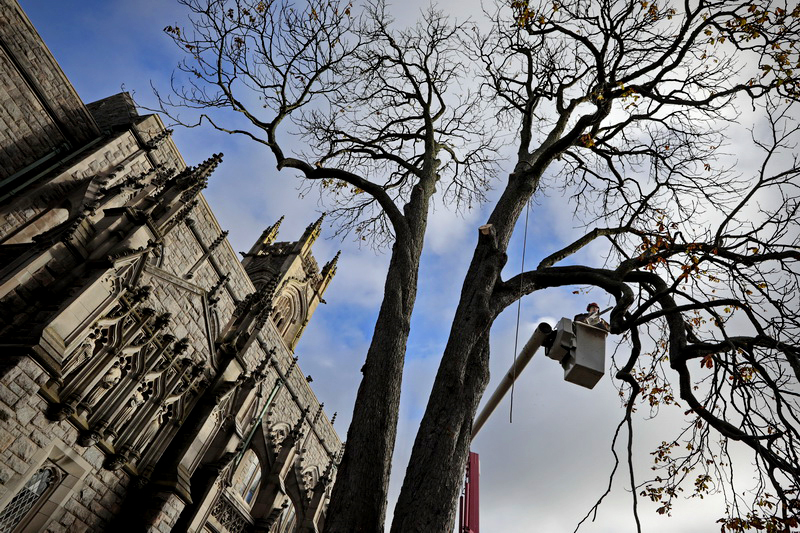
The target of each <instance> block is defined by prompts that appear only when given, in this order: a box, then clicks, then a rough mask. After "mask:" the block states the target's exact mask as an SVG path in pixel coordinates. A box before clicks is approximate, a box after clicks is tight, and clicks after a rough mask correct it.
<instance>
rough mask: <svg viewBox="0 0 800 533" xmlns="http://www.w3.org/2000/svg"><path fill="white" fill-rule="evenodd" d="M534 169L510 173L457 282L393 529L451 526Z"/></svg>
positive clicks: (397, 532) (424, 529) (449, 528)
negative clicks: (505, 274)
mask: <svg viewBox="0 0 800 533" xmlns="http://www.w3.org/2000/svg"><path fill="white" fill-rule="evenodd" d="M537 184H538V177H537V178H536V179H532V180H529V181H526V182H521V183H520V182H516V180H514V178H513V176H512V179H511V181H510V183H509V185H508V187H507V188H506V190H505V191H504V193H503V195H502V196H501V198H500V199H499V200H498V203H497V206H496V207H495V209H494V211H493V213H492V215H491V216H490V217H489V225H488V227H485V228H483V229H482V230H481V231H480V233H479V236H478V244H477V245H476V247H475V253H474V255H473V257H472V262H471V263H470V266H469V270H468V271H467V275H466V277H465V279H464V285H463V287H462V288H461V299H460V300H459V303H458V307H457V309H456V314H455V317H454V318H453V325H452V326H451V329H450V336H449V338H448V341H447V346H446V347H445V350H444V354H443V355H442V362H441V363H440V365H439V370H438V372H437V374H436V380H435V381H434V384H433V390H432V391H431V396H430V398H429V400H428V405H427V407H426V409H425V414H424V416H423V418H422V422H421V423H420V428H419V431H418V433H417V438H416V440H415V441H414V447H413V449H412V452H411V459H410V460H409V464H408V468H407V470H406V476H405V479H404V481H403V488H402V489H401V491H400V497H399V498H398V500H397V506H396V507H395V511H394V519H393V521H392V529H391V531H392V533H401V532H402V533H407V532H420V533H430V532H447V531H452V530H453V524H454V522H455V512H456V503H457V500H458V495H459V490H460V488H461V483H462V481H463V476H464V469H465V467H466V464H467V456H468V454H469V447H470V442H471V440H472V419H473V418H474V417H475V412H476V411H477V409H478V404H479V403H480V400H481V397H482V396H483V392H484V390H485V389H486V386H487V384H488V382H489V330H490V328H491V326H492V323H493V322H494V319H495V318H496V317H497V314H498V313H499V311H500V310H501V309H499V308H498V307H497V305H496V304H495V303H494V302H493V299H492V294H493V291H494V288H495V285H496V284H497V283H498V282H500V281H501V275H500V274H501V271H502V269H503V266H504V265H505V263H506V259H507V257H506V254H505V250H506V249H507V247H508V241H509V239H510V236H511V232H512V231H513V228H514V223H515V222H516V220H517V219H518V218H519V214H520V213H521V211H522V208H523V207H524V206H525V202H526V201H527V199H528V198H529V197H530V195H531V194H532V191H533V190H534V188H535V186H536V185H537Z"/></svg>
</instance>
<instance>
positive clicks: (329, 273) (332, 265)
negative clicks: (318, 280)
mask: <svg viewBox="0 0 800 533" xmlns="http://www.w3.org/2000/svg"><path fill="white" fill-rule="evenodd" d="M341 255H342V251H341V250H339V251H338V252H336V255H334V256H333V259H331V260H330V261H328V262H327V263H325V266H324V267H322V278H323V279H325V278H332V277H333V275H334V274H336V264H337V263H338V262H339V256H341Z"/></svg>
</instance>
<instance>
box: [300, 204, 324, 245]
mask: <svg viewBox="0 0 800 533" xmlns="http://www.w3.org/2000/svg"><path fill="white" fill-rule="evenodd" d="M323 220H325V213H322V215H321V216H320V217H319V218H318V219H317V220H316V222H314V223H313V224H309V226H308V227H307V228H306V231H305V232H303V236H302V237H300V240H299V241H298V242H297V244H298V245H299V246H300V249H301V250H302V251H303V252H304V251H305V250H307V249H308V248H309V247H310V246H311V245H312V244H314V241H315V240H317V237H319V234H320V232H321V231H322V221H323Z"/></svg>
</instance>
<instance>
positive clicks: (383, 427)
mask: <svg viewBox="0 0 800 533" xmlns="http://www.w3.org/2000/svg"><path fill="white" fill-rule="evenodd" d="M424 212H427V209H426V208H424ZM425 225H426V220H424V219H423V220H422V221H421V222H419V223H417V224H416V225H415V226H416V227H413V233H414V235H413V236H409V237H402V236H401V235H398V238H397V240H396V243H395V245H394V248H393V250H392V256H391V260H390V262H389V269H388V272H387V274H386V284H385V287H384V299H383V303H382V304H381V308H380V312H379V313H378V319H377V321H376V322H375V331H374V333H373V336H372V343H371V344H370V347H369V350H368V351H367V358H366V362H365V363H364V366H363V368H362V369H361V371H362V373H363V374H364V377H363V378H362V380H361V385H360V386H359V388H358V394H357V396H356V401H355V407H354V409H353V419H352V421H351V423H350V428H349V429H348V431H347V443H346V446H345V452H344V456H343V458H342V461H341V463H340V464H339V468H338V472H337V474H336V483H335V484H334V487H333V492H332V494H331V501H330V504H329V506H328V511H327V517H326V520H325V532H326V533H338V532H342V533H345V532H347V533H352V532H370V533H372V532H378V531H383V527H384V526H383V524H384V521H385V519H386V497H387V492H388V487H389V474H390V470H391V460H392V454H393V452H394V444H395V438H396V436H397V420H398V411H399V406H400V387H401V384H402V377H403V363H404V361H405V352H406V343H407V341H408V335H409V331H410V328H411V312H412V310H413V308H414V300H415V298H416V293H417V276H418V272H419V262H420V255H421V253H422V239H423V235H424V233H425Z"/></svg>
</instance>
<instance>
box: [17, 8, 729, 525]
mask: <svg viewBox="0 0 800 533" xmlns="http://www.w3.org/2000/svg"><path fill="white" fill-rule="evenodd" d="M21 3H22V6H23V8H24V9H25V11H26V12H27V14H28V16H29V17H30V18H31V20H32V21H33V23H34V25H35V26H36V27H37V28H38V30H39V32H40V33H41V35H42V37H43V38H44V40H45V42H46V43H47V45H48V46H49V47H50V49H51V51H52V52H53V54H54V55H55V57H56V59H57V60H58V61H59V62H60V64H61V66H62V68H63V69H64V71H65V73H66V74H67V76H68V77H69V78H70V79H71V80H72V82H73V84H74V85H75V87H76V89H77V91H78V93H79V94H80V95H81V97H82V98H83V99H84V101H85V102H91V101H94V100H97V99H100V98H103V97H106V96H108V95H111V94H114V93H117V92H119V91H120V90H121V88H123V87H124V90H127V91H130V92H133V93H134V96H135V98H136V99H137V100H138V101H139V102H142V103H145V104H151V105H152V104H153V97H152V93H151V91H150V83H151V81H152V83H153V85H155V86H156V87H158V88H160V89H162V90H166V89H167V88H168V85H169V77H170V73H171V71H172V69H173V67H174V66H175V64H176V63H177V61H178V59H179V58H180V53H179V52H178V51H177V50H176V49H175V47H174V45H173V44H172V42H171V40H170V39H168V38H167V37H166V36H164V35H163V33H162V31H161V30H162V28H163V27H164V26H166V25H168V24H173V25H174V24H178V25H181V24H183V23H184V20H185V17H184V14H183V12H182V10H181V8H180V6H177V5H176V4H175V3H173V2H171V1H169V0H137V1H136V2H131V1H122V0H107V1H86V0H62V1H59V2H53V1H52V0H21ZM448 3H452V4H453V9H452V10H451V11H452V12H457V13H459V14H461V15H463V14H465V13H467V12H469V9H472V10H473V11H474V12H475V13H478V12H479V1H478V0H460V1H459V2H455V1H454V0H448V1H445V2H442V3H441V4H440V5H441V7H443V8H445V9H447V8H448ZM398 4H399V3H398ZM422 4H424V0H422V1H421V0H404V1H403V2H402V10H399V9H397V16H398V19H399V22H401V23H404V22H410V21H411V19H412V18H413V17H414V16H415V13H417V12H418V11H417V9H418V7H417V8H415V9H411V7H412V6H419V5H422ZM456 6H457V8H456ZM393 9H395V8H393ZM174 140H175V142H176V143H177V145H178V147H179V149H180V150H181V152H182V153H183V155H184V158H185V159H186V161H187V163H188V164H190V165H191V164H197V163H199V162H200V161H202V160H203V159H206V158H207V157H209V156H210V155H211V154H212V153H214V152H220V151H221V152H223V153H224V154H225V157H224V161H223V164H222V165H221V166H220V167H219V169H218V170H217V171H216V172H215V174H214V175H213V177H212V179H211V182H210V185H209V187H208V189H207V192H206V196H207V198H208V201H209V203H210V204H211V206H212V208H213V209H214V212H215V213H216V215H217V217H218V218H219V220H220V223H221V225H222V227H223V228H224V229H227V230H229V231H230V235H229V239H230V241H231V244H232V245H233V248H234V249H235V250H237V251H240V250H247V249H249V247H250V245H251V244H252V242H253V241H254V240H255V239H256V238H257V237H258V236H259V234H260V233H261V231H262V230H263V229H264V228H265V227H266V226H267V225H269V224H272V223H273V222H274V221H275V220H277V219H278V218H279V217H280V216H282V215H285V216H286V220H285V221H284V223H283V226H282V228H281V239H282V240H290V239H295V238H297V237H299V236H300V234H301V233H302V231H303V229H304V228H305V226H306V225H307V224H308V223H310V222H311V221H313V220H314V219H315V218H316V217H317V216H318V213H319V211H320V210H321V207H319V206H318V205H317V201H316V198H315V197H314V195H313V194H312V195H309V196H308V197H307V198H305V199H301V198H299V197H298V190H297V185H298V181H297V180H296V178H295V176H294V175H293V174H292V173H291V172H284V173H280V174H279V173H278V172H277V171H276V170H275V165H274V162H273V160H272V156H271V155H270V154H269V153H267V152H266V151H265V150H264V149H263V148H262V147H260V146H257V145H255V144H253V143H251V142H248V141H246V140H244V139H239V138H232V137H230V136H226V135H223V134H219V133H215V132H213V131H211V130H208V129H203V130H197V129H195V130H182V129H177V130H176V132H175V134H174ZM506 166H507V165H506ZM490 197H491V195H490ZM486 213H487V211H486V209H485V208H484V209H483V210H481V209H475V210H473V211H470V212H467V213H464V214H461V215H456V214H453V213H452V212H450V211H448V210H447V209H445V208H444V207H443V206H442V205H437V206H436V210H435V212H434V214H433V216H432V219H431V227H430V231H429V236H428V239H427V247H426V249H425V252H424V255H423V262H422V270H421V275H420V287H419V297H418V300H417V301H418V303H417V307H416V310H415V313H414V319H413V321H412V330H411V338H410V340H409V346H408V356H407V361H406V367H405V373H404V376H403V385H404V389H403V398H402V411H401V419H400V427H399V437H398V442H397V449H396V454H395V461H394V470H393V478H392V492H391V495H390V499H391V500H392V501H391V502H390V506H391V505H393V500H394V498H396V495H397V492H398V490H399V486H400V483H401V481H402V474H403V471H404V468H405V464H406V462H407V459H408V456H409V454H410V448H411V444H412V442H413V438H414V434H415V431H416V428H417V425H418V423H419V418H420V417H421V414H422V412H423V410H424V408H425V403H426V397H427V394H428V392H429V390H430V387H431V383H432V380H433V375H434V373H435V370H436V367H437V365H438V361H439V357H440V355H441V352H442V349H443V347H444V343H445V341H446V337H447V333H448V330H449V326H450V322H451V320H452V313H453V310H454V308H455V304H456V301H457V297H458V292H459V290H460V284H461V279H462V278H463V275H464V273H465V271H466V266H467V262H468V260H469V258H470V256H471V251H472V248H473V246H474V243H475V240H476V235H477V233H476V229H477V227H478V226H479V225H481V224H482V223H483V222H484V221H485V218H486ZM570 213H571V210H570V209H564V200H563V199H561V198H560V197H559V196H558V195H557V194H556V193H553V194H552V195H551V196H549V197H542V198H540V199H539V202H538V203H537V204H536V205H534V206H533V209H532V211H531V220H530V223H529V229H528V248H527V257H526V258H525V260H526V263H527V264H528V265H532V264H536V263H537V262H538V260H539V259H541V258H542V257H544V256H545V255H547V254H548V253H549V252H551V251H552V250H553V249H554V246H555V245H556V244H557V243H559V242H566V241H567V240H568V239H570V237H571V236H574V235H575V234H576V233H575V232H576V231H577V228H575V227H574V222H573V221H572V219H571V217H570ZM325 231H326V232H327V234H328V235H331V234H332V233H333V231H332V230H331V228H329V227H327V226H326V228H325ZM521 234H522V231H521V228H520V231H517V235H516V237H515V239H514V241H513V242H512V245H511V249H510V251H511V253H510V260H509V267H508V268H509V273H513V271H514V270H517V269H519V265H520V259H521V249H522V243H521V238H520V237H521ZM339 248H341V249H342V250H343V254H342V258H341V260H340V267H339V271H338V273H337V275H336V278H335V279H334V282H333V284H332V286H331V288H330V289H329V291H328V293H327V294H326V300H327V301H328V305H326V306H321V307H320V308H319V309H318V311H317V312H316V314H315V316H314V319H313V320H312V322H311V324H310V325H309V328H308V330H307V332H306V333H305V334H304V337H303V339H302V341H301V343H300V345H299V348H298V352H297V353H298V355H299V356H300V365H301V367H302V369H303V371H304V372H305V373H307V374H311V375H312V376H313V377H314V384H313V386H314V389H315V391H316V393H317V396H318V397H319V398H320V400H321V401H323V402H325V405H326V411H327V412H328V415H329V416H330V415H332V413H333V412H334V411H336V412H338V417H337V420H336V427H337V429H338V430H339V433H340V435H341V436H342V438H344V436H345V433H346V428H347V425H348V423H349V419H350V413H351V411H352V402H353V399H354V396H355V391H356V388H357V386H358V382H359V380H360V377H361V374H360V372H359V369H360V368H361V365H362V364H363V359H364V356H365V353H366V348H367V346H368V343H369V339H370V336H371V333H372V327H373V324H374V318H375V315H376V312H377V309H378V306H379V304H380V301H381V296H382V285H383V277H384V273H385V266H386V263H387V255H385V254H380V253H375V252H374V251H372V250H370V249H368V248H363V249H359V247H358V246H357V245H356V244H354V243H353V242H350V241H347V240H346V241H344V242H341V241H339V240H320V241H318V243H317V244H316V245H315V248H314V250H315V255H316V257H317V259H318V261H319V262H320V263H323V262H325V261H327V260H328V259H329V258H330V257H332V256H333V255H334V254H335V253H336V250H338V249H339ZM586 254H587V255H586V257H589V258H591V257H592V256H593V254H597V250H588V251H587V252H586ZM595 256H596V255H595ZM591 300H595V301H599V302H600V304H601V306H605V305H606V304H607V303H608V299H607V297H606V296H605V295H602V294H599V293H594V294H590V295H585V294H580V295H574V294H572V289H565V290H559V291H555V290H554V291H550V292H542V293H537V294H535V295H534V296H531V297H528V298H526V299H525V300H523V302H522V320H521V324H520V346H521V345H522V344H524V342H525V340H526V339H527V337H528V336H529V335H530V334H531V333H532V331H533V328H534V327H535V325H536V324H538V323H539V322H541V321H543V320H544V321H548V322H550V323H555V321H556V320H557V319H558V318H559V317H561V316H572V315H574V314H576V313H577V312H580V311H582V310H583V308H584V307H585V305H586V303H587V301H591ZM515 316H516V308H514V309H510V310H508V311H507V312H506V314H504V315H503V316H502V317H501V318H500V319H499V320H498V321H497V323H496V324H495V326H494V328H493V330H492V376H493V380H492V383H491V384H490V386H489V392H491V391H492V390H493V389H494V387H495V385H496V383H497V381H498V380H499V379H500V377H502V375H503V373H505V371H506V370H507V369H508V367H509V366H510V364H511V361H512V360H513V357H514V354H513V346H514V331H515ZM610 346H611V343H609V347H610ZM676 411H677V412H676V413H668V412H665V413H662V414H661V415H660V416H659V417H658V418H656V419H647V418H646V417H645V413H641V414H640V415H639V416H637V419H636V421H635V431H636V434H637V440H636V442H635V444H634V448H635V452H637V457H638V459H637V468H638V471H639V472H640V473H641V475H642V477H643V478H644V477H646V476H647V474H648V472H649V465H650V463H651V456H650V455H649V452H650V451H652V450H653V449H654V447H655V446H656V445H657V444H658V443H660V442H661V440H663V439H669V438H671V437H672V435H673V431H670V429H672V430H674V429H675V426H673V424H674V423H676V422H677V421H678V419H677V418H676V417H675V416H673V415H680V414H681V412H682V409H678V410H676ZM622 415H623V410H622V408H621V406H620V400H619V397H618V395H617V391H616V389H615V386H614V383H613V381H612V379H611V378H610V377H609V376H606V377H604V378H603V380H602V381H601V382H600V383H599V384H598V386H597V387H596V388H595V389H594V390H591V391H590V390H585V389H582V388H579V387H577V386H575V385H572V384H570V383H567V382H564V381H563V379H562V371H561V369H560V367H559V366H558V365H557V364H556V363H554V362H553V361H551V360H549V359H547V358H545V357H544V356H542V355H541V354H540V355H539V356H537V357H536V358H534V360H533V362H532V363H531V364H530V365H529V367H528V369H527V371H526V373H525V374H524V375H523V376H522V377H521V378H520V380H519V381H518V383H517V386H516V389H515V397H514V411H513V423H509V403H508V399H506V401H505V402H504V403H503V404H502V405H501V406H500V408H499V409H498V410H497V412H496V413H495V415H494V417H493V418H492V419H491V420H490V421H489V423H488V424H487V425H486V426H485V428H484V429H483V431H482V434H481V435H480V436H479V437H478V438H477V439H476V441H475V442H474V445H473V451H476V452H478V453H480V456H481V517H482V520H481V528H482V530H483V531H484V532H486V533H494V532H505V531H508V532H517V531H538V532H545V533H549V532H553V533H560V532H570V531H572V530H573V529H574V528H575V525H576V524H577V522H578V521H579V520H580V519H581V518H582V517H583V515H585V514H586V512H587V511H588V510H589V509H590V507H591V505H592V504H593V503H594V501H595V499H596V498H597V497H598V496H599V495H600V494H602V492H603V490H604V489H605V485H606V484H607V480H608V474H609V472H610V470H611V468H612V465H613V457H612V454H611V451H610V449H609V444H610V442H611V437H612V435H613V433H614V430H615V427H616V425H617V423H618V421H619V420H620V418H621V417H622ZM622 450H623V448H622V447H621V446H620V447H619V451H620V452H622ZM619 479H620V481H621V480H624V476H620V477H619ZM654 509H655V506H654V505H651V504H649V502H645V501H641V500H640V513H641V515H642V518H643V526H644V530H645V531H648V532H653V533H655V532H667V531H683V532H687V533H691V532H705V531H713V530H716V529H717V528H718V527H719V526H718V525H716V524H715V523H714V522H715V520H716V519H717V518H719V517H720V516H722V515H723V512H724V510H723V509H722V508H721V507H720V503H719V501H718V500H714V499H713V498H712V499H708V498H707V499H705V500H702V501H699V500H686V501H680V502H677V504H676V506H675V510H674V511H673V513H672V515H673V516H672V517H670V518H667V517H662V516H658V515H656V514H655V512H654ZM390 512H391V511H390ZM581 530H582V531H592V532H620V531H623V532H624V531H633V530H634V526H633V519H632V517H631V514H630V493H629V492H628V491H626V489H625V485H624V483H622V482H619V483H617V484H616V485H615V486H614V490H613V492H612V494H611V496H609V498H608V499H607V500H606V502H605V503H604V505H603V506H602V508H601V509H600V512H599V514H598V516H597V520H596V522H594V523H592V524H587V525H585V526H584V527H583V528H582V529H581Z"/></svg>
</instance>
